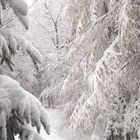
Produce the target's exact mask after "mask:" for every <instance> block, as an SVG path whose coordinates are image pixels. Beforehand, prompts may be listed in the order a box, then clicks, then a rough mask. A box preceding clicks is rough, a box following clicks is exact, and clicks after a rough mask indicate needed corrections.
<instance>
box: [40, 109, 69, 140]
mask: <svg viewBox="0 0 140 140" xmlns="http://www.w3.org/2000/svg"><path fill="white" fill-rule="evenodd" d="M47 112H48V116H49V120H50V125H51V134H50V135H47V134H46V133H45V132H44V131H42V132H41V135H42V136H43V137H44V138H45V139H46V140H70V138H69V134H68V132H67V131H64V130H62V129H61V128H62V125H63V123H64V120H65V118H64V115H63V113H62V112H61V111H59V110H56V109H48V110H47Z"/></svg>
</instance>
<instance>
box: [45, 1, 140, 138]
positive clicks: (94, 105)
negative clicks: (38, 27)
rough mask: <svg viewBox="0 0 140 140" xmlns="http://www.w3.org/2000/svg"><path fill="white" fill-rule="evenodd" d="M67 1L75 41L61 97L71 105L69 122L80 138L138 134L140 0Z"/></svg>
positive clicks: (65, 65) (67, 109)
mask: <svg viewBox="0 0 140 140" xmlns="http://www.w3.org/2000/svg"><path fill="white" fill-rule="evenodd" d="M67 3H68V4H67V5H66V8H65V14H66V16H67V17H70V19H73V20H71V21H72V22H70V23H71V24H70V25H72V28H71V31H72V40H73V41H72V42H71V44H70V50H69V53H68V54H67V55H66V56H65V58H64V61H62V62H61V63H62V65H61V66H62V67H61V66H60V65H59V66H60V67H61V69H65V70H63V71H64V72H65V73H64V74H66V75H65V77H64V79H61V80H60V81H61V83H62V85H60V86H59V88H58V89H59V90H58V91H57V92H59V93H60V95H61V96H60V97H58V96H57V97H58V98H57V101H58V100H59V101H60V102H59V104H60V105H62V104H63V105H66V107H65V108H64V111H65V113H67V114H68V120H67V127H68V128H70V130H71V131H72V132H74V133H75V135H76V136H79V137H81V136H83V135H86V134H91V133H93V131H94V134H96V135H98V136H99V137H101V138H102V137H106V139H121V138H122V139H124V138H125V139H130V138H136V137H137V134H136V133H137V130H138V128H139V126H140V124H139V94H140V93H139V14H140V9H139V6H140V3H139V1H138V0H92V1H87V0H82V1H79V0H68V1H67ZM84 15H85V16H84ZM87 15H88V16H87ZM85 17H86V18H85ZM86 24H88V25H86ZM81 25H82V28H80V30H81V32H80V34H79V27H81ZM53 89H54V88H52V90H53ZM55 90H56V89H55ZM46 93H47V90H46ZM55 93H56V92H55ZM44 94H45V92H44Z"/></svg>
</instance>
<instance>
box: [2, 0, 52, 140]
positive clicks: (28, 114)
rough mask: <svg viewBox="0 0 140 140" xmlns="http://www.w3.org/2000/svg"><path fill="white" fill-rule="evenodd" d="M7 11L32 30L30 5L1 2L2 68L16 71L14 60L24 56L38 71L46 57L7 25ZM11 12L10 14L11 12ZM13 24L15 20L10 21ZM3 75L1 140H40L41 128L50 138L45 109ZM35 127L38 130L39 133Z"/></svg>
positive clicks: (18, 1)
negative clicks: (19, 54) (17, 139)
mask: <svg viewBox="0 0 140 140" xmlns="http://www.w3.org/2000/svg"><path fill="white" fill-rule="evenodd" d="M7 9H8V10H9V9H11V11H13V13H14V14H15V15H16V17H17V18H18V19H19V21H20V22H21V23H22V25H23V26H24V27H25V29H26V30H28V28H29V24H28V23H29V21H28V9H29V8H28V5H27V3H26V2H25V1H24V0H0V24H1V27H0V59H1V60H0V61H1V65H4V63H5V64H7V66H8V68H9V69H10V70H11V71H13V70H14V66H15V65H16V64H14V61H13V60H12V58H13V57H14V56H15V55H16V54H18V53H20V52H22V53H23V54H28V55H29V56H30V57H31V59H32V62H33V64H34V65H35V67H36V69H38V68H39V67H38V66H39V64H41V62H42V55H41V53H40V52H39V51H38V49H36V48H35V47H34V45H33V44H32V43H31V42H30V41H28V40H26V39H25V38H24V37H23V36H22V35H19V34H18V33H16V32H15V31H14V30H12V28H8V27H7V23H9V20H8V22H7V20H6V21H5V16H4V15H7V14H8V13H7ZM11 11H10V12H11ZM10 21H11V20H10ZM2 71H3V67H1V73H0V91H1V92H0V139H1V140H14V139H15V137H14V136H15V135H17V134H19V137H20V139H21V140H25V139H33V137H35V135H36V136H38V138H40V139H41V137H40V136H39V134H37V132H38V133H39V132H40V130H41V126H43V127H44V129H45V130H46V132H47V133H48V134H50V129H49V128H50V126H49V122H48V116H47V113H46V110H45V108H44V107H43V106H42V105H41V103H40V102H39V100H38V99H36V98H35V97H34V96H33V95H32V94H31V93H29V92H28V91H26V90H24V89H23V88H22V87H21V86H20V84H19V83H18V82H17V81H16V80H14V79H12V78H10V77H9V76H6V75H4V74H3V72H2ZM32 127H36V129H37V132H35V130H34V129H33V128H32Z"/></svg>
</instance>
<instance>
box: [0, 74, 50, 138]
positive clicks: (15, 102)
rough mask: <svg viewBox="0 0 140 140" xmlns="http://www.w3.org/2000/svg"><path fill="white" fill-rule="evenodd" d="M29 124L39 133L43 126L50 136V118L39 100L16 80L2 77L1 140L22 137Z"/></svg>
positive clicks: (0, 78) (0, 106)
mask: <svg viewBox="0 0 140 140" xmlns="http://www.w3.org/2000/svg"><path fill="white" fill-rule="evenodd" d="M27 124H30V125H32V126H33V127H36V129H37V131H38V132H40V129H41V126H42V125H43V127H44V129H45V131H46V132H47V134H50V126H49V123H48V116H47V113H46V110H45V108H44V107H43V106H42V105H41V103H40V102H39V100H38V99H36V98H35V97H34V96H33V95H32V94H30V93H29V92H27V91H25V90H24V89H23V88H22V87H20V84H19V83H18V82H17V81H15V80H14V79H12V78H10V77H8V76H5V75H0V134H2V135H1V136H0V139H2V140H6V139H7V138H8V137H10V138H11V139H12V137H13V138H14V135H15V134H19V135H20V136H21V135H22V134H21V133H23V131H22V130H21V129H22V128H23V127H26V126H27ZM7 132H8V133H7ZM9 135H10V136H9Z"/></svg>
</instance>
